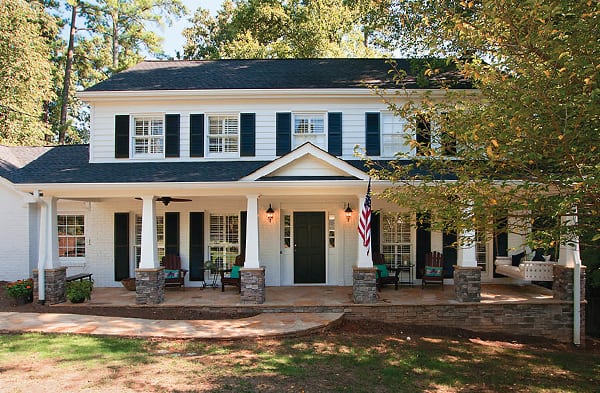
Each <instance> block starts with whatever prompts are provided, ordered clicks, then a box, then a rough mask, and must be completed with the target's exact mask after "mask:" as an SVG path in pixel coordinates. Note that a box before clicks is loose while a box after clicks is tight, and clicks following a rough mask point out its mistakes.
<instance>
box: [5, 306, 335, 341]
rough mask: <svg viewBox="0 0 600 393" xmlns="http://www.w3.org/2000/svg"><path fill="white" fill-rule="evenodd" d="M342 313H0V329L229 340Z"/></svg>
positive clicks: (297, 332)
mask: <svg viewBox="0 0 600 393" xmlns="http://www.w3.org/2000/svg"><path fill="white" fill-rule="evenodd" d="M343 318H344V314H343V313H262V314H258V315H255V316H252V317H249V318H241V319H225V320H193V321H182V320H169V321H165V320H160V321H159V320H151V319H140V318H120V317H104V316H95V315H79V314H54V313H17V312H0V332H10V333H13V332H43V333H66V334H88V335H102V336H123V337H157V338H169V339H177V338H181V339H211V340H220V339H221V340H232V339H244V338H261V337H284V336H302V335H306V334H311V333H315V332H318V331H323V330H326V329H329V328H332V327H334V326H337V325H339V324H340V323H341V322H342V320H343Z"/></svg>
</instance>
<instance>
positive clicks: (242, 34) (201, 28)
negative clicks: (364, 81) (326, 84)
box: [183, 0, 389, 59]
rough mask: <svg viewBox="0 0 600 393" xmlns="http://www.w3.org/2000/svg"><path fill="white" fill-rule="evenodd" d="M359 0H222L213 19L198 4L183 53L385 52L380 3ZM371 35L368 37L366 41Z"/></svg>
mask: <svg viewBox="0 0 600 393" xmlns="http://www.w3.org/2000/svg"><path fill="white" fill-rule="evenodd" d="M365 3H366V2H365V1H355V2H346V1H343V0H315V1H310V2H306V1H301V0H293V1H290V2H281V1H278V0H241V1H237V2H232V1H230V0H226V1H225V2H224V3H223V5H222V8H221V10H219V12H218V13H217V15H216V17H213V16H211V15H210V14H209V13H208V11H207V10H204V9H202V8H198V10H196V12H195V14H194V16H193V17H192V19H191V20H190V21H191V22H192V26H191V27H190V28H187V29H185V30H184V32H183V34H184V36H185V37H186V44H185V47H184V57H185V58H187V59H219V58H310V57H357V56H360V57H372V56H381V55H382V54H386V53H388V51H387V48H385V47H383V46H382V45H381V42H382V41H381V40H380V39H378V37H379V36H381V35H383V28H382V23H381V19H383V18H385V17H387V16H388V15H389V10H388V8H386V7H385V4H388V3H389V2H388V1H383V2H379V3H378V4H379V7H377V8H365V7H366V6H365ZM370 38H372V40H369V39H370Z"/></svg>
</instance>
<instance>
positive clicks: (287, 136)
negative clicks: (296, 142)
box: [275, 112, 292, 156]
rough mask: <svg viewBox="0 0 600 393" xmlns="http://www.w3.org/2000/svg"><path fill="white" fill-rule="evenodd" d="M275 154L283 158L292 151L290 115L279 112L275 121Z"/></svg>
mask: <svg viewBox="0 0 600 393" xmlns="http://www.w3.org/2000/svg"><path fill="white" fill-rule="evenodd" d="M275 133H276V135H275V137H276V153H275V154H277V155H278V156H283V155H284V154H287V153H289V152H290V151H291V150H292V114H291V113H289V112H279V113H277V115H276V119H275Z"/></svg>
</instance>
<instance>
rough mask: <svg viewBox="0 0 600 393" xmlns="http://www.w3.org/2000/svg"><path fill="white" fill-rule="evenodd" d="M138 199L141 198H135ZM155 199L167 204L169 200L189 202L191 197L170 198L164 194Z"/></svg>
mask: <svg viewBox="0 0 600 393" xmlns="http://www.w3.org/2000/svg"><path fill="white" fill-rule="evenodd" d="M135 199H138V200H140V201H141V200H142V198H135ZM156 200H157V201H161V202H162V203H163V205H165V206H168V205H169V203H171V202H191V201H192V200H191V199H185V198H171V197H169V196H164V197H158V198H156Z"/></svg>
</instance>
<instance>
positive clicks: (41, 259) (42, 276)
mask: <svg viewBox="0 0 600 393" xmlns="http://www.w3.org/2000/svg"><path fill="white" fill-rule="evenodd" d="M34 197H35V198H36V199H37V202H38V204H39V206H40V222H39V231H40V233H39V239H38V241H39V249H38V302H39V303H40V304H42V305H43V304H44V303H46V269H45V268H46V264H45V262H46V253H47V250H46V236H48V235H47V233H46V209H48V205H47V204H46V202H44V200H43V199H42V198H41V197H40V193H39V191H35V194H34Z"/></svg>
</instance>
